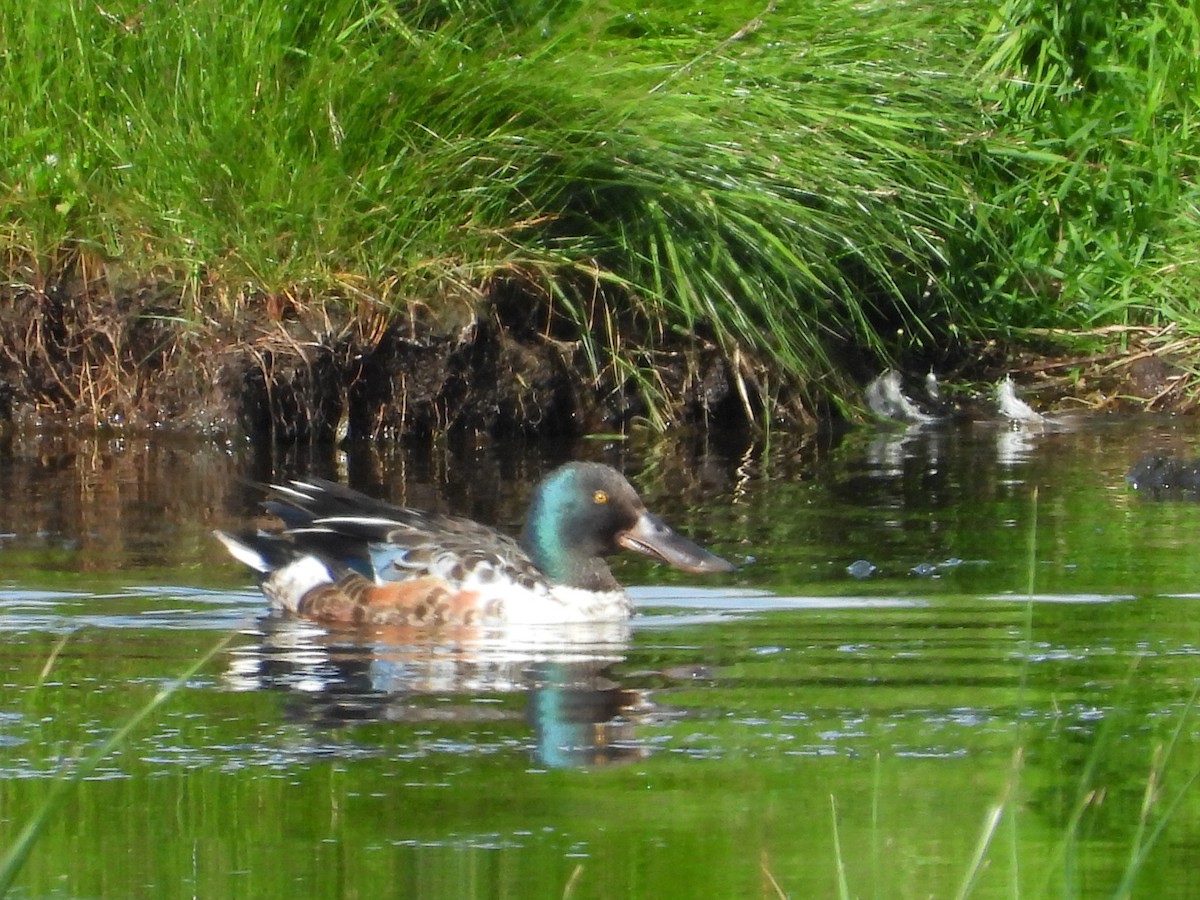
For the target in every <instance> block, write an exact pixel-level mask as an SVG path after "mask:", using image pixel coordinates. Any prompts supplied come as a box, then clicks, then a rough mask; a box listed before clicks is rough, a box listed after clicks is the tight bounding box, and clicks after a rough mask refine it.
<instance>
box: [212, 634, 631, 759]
mask: <svg viewBox="0 0 1200 900" xmlns="http://www.w3.org/2000/svg"><path fill="white" fill-rule="evenodd" d="M250 633H251V634H253V635H254V636H255V638H256V641H255V643H253V644H250V645H247V646H244V647H241V648H238V649H236V650H234V651H233V655H232V660H231V663H230V666H229V669H228V671H227V673H226V676H225V680H226V683H227V684H228V685H229V686H230V687H231V688H233V689H234V690H264V689H266V690H276V691H283V692H286V695H287V703H286V707H285V709H286V713H287V715H288V717H289V718H290V719H292V720H294V721H300V722H306V723H309V724H311V725H314V726H317V727H336V726H343V725H352V724H355V723H366V722H395V723H412V724H415V723H430V724H435V723H440V724H444V725H451V726H453V725H456V724H457V725H467V726H470V725H486V724H487V723H489V722H494V723H497V724H499V723H503V722H512V721H516V720H519V719H521V718H522V717H524V718H525V719H526V720H527V721H528V724H529V726H530V728H531V731H532V741H531V748H530V749H531V752H532V755H533V756H534V758H535V759H536V760H537V762H538V763H539V764H540V765H543V766H546V767H548V768H568V767H587V766H601V765H608V764H612V763H619V762H629V761H633V760H637V759H640V758H642V757H643V756H644V755H645V748H644V746H642V745H640V744H639V743H638V741H637V738H636V736H635V726H636V724H637V723H638V722H639V721H640V720H641V719H642V718H643V717H644V716H645V715H646V714H647V713H648V711H649V710H650V709H651V704H650V702H649V700H648V699H647V698H646V697H645V695H644V694H643V693H642V692H641V691H639V690H636V689H628V688H625V687H623V686H622V685H621V684H620V683H619V682H618V681H616V680H615V679H614V677H613V675H612V672H611V667H612V666H613V665H614V664H616V663H619V662H621V661H622V660H623V659H624V658H625V652H626V650H627V649H628V640H629V626H628V624H626V623H623V622H621V623H612V622H610V623H583V624H580V623H576V624H574V625H571V626H536V627H531V626H522V627H520V628H519V629H516V628H513V629H508V628H496V629H490V630H488V631H486V632H484V631H475V632H472V633H471V634H470V635H469V636H465V637H463V638H462V639H460V640H457V641H448V640H447V639H446V635H445V634H442V635H440V636H439V637H438V640H437V641H432V640H429V639H428V638H429V636H428V635H421V634H419V633H404V632H403V631H401V630H398V629H378V630H375V631H364V630H362V629H345V630H337V629H330V628H329V627H328V626H325V627H322V626H317V625H315V624H312V623H309V622H305V621H303V620H300V619H295V618H290V617H275V616H273V617H268V618H265V619H263V620H261V621H260V622H259V623H258V628H257V629H255V630H254V631H252V632H250ZM423 638H424V639H423ZM518 694H523V695H524V701H525V702H524V709H521V708H520V706H519V705H518V706H514V705H513V704H512V703H511V702H507V701H509V700H511V699H512V698H513V697H514V696H515V695H518Z"/></svg>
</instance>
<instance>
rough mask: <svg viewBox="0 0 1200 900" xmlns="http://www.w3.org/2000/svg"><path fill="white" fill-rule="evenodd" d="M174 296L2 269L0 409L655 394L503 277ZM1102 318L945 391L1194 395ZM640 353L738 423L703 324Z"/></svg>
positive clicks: (318, 415)
mask: <svg viewBox="0 0 1200 900" xmlns="http://www.w3.org/2000/svg"><path fill="white" fill-rule="evenodd" d="M180 297H181V292H180V289H179V288H178V286H177V285H175V284H174V283H173V282H171V281H170V280H163V281H159V280H154V279H150V280H142V281H137V282H133V283H127V284H120V283H119V279H118V278H116V277H115V276H114V275H113V273H112V272H109V271H105V269H104V267H102V266H94V267H93V272H92V273H89V272H88V271H86V269H85V267H83V266H80V265H76V266H74V267H72V271H70V272H69V273H67V274H64V275H61V276H59V277H57V278H55V279H52V280H49V279H48V280H40V279H38V278H35V277H32V274H31V273H30V272H28V271H25V272H18V273H15V274H14V275H11V276H10V278H9V279H8V281H7V283H5V284H3V285H2V286H0V427H4V428H18V429H22V430H25V429H37V428H45V427H51V426H68V427H80V428H96V427H112V428H120V429H131V430H144V429H176V430H186V431H199V432H207V433H214V434H223V435H228V436H250V437H254V438H267V439H275V440H281V441H297V440H323V439H330V438H333V437H335V436H337V437H341V436H348V437H361V438H379V437H385V436H397V435H400V434H408V435H414V434H415V435H428V434H436V433H445V432H454V431H467V432H471V433H475V434H479V435H492V436H502V435H505V434H510V433H516V432H528V433H539V434H563V435H577V434H582V433H587V432H596V431H619V430H622V429H624V428H626V427H628V426H629V425H630V424H631V423H633V422H635V421H636V420H637V419H638V418H639V417H644V416H646V415H647V413H648V410H647V407H646V403H645V400H644V397H643V393H642V391H641V390H640V389H639V385H638V383H637V381H636V379H634V378H633V377H631V376H628V375H626V376H624V377H623V376H621V375H619V374H618V372H617V371H616V369H615V368H614V367H613V366H611V365H610V366H608V367H607V368H604V369H603V370H602V371H600V372H598V373H595V372H593V370H592V368H591V366H590V365H589V361H588V355H587V352H586V349H585V347H584V344H583V343H582V342H581V341H579V340H577V339H572V331H571V328H570V327H568V326H567V324H566V323H563V322H559V321H557V320H556V319H555V317H554V315H553V313H552V311H551V310H550V308H549V307H548V306H547V304H545V303H544V302H542V301H540V300H539V299H538V298H537V296H536V295H535V294H534V293H533V292H531V291H528V290H522V288H521V286H520V285H514V284H512V283H499V282H498V283H496V284H493V285H491V286H489V287H488V289H487V290H486V291H485V292H483V293H482V294H480V295H479V296H477V297H473V298H471V300H470V302H467V301H462V302H459V303H452V304H447V308H448V309H449V310H450V312H449V313H447V312H446V311H445V310H441V311H440V312H439V313H438V314H437V315H435V314H434V313H433V312H432V311H431V310H430V309H428V308H427V307H425V306H422V305H420V304H413V305H411V306H410V307H408V308H407V309H405V310H403V311H401V314H396V313H392V314H390V315H386V316H385V315H384V314H382V313H380V312H379V311H372V310H369V309H367V310H363V309H361V308H360V309H354V308H353V307H352V305H351V304H347V303H345V302H341V301H339V302H330V303H321V302H316V301H308V302H298V301H296V300H295V299H294V298H277V297H264V296H253V297H245V298H241V300H240V301H239V302H238V303H237V304H232V305H231V304H226V309H228V310H229V314H228V315H223V316H222V317H221V318H220V319H219V320H217V319H214V318H210V317H205V316H202V315H201V314H200V313H195V314H191V315H183V316H181V313H180V309H181V300H180ZM202 306H203V307H204V308H205V309H214V308H220V304H215V303H205V304H202ZM234 306H236V308H234ZM631 333H636V331H634V332H631ZM1048 337H1050V336H1048ZM1107 337H1108V338H1109V339H1108V340H1107V346H1108V347H1110V348H1111V349H1105V350H1103V351H1101V352H1094V351H1093V352H1091V353H1089V354H1087V355H1082V356H1081V355H1064V354H1061V353H1055V352H1052V351H1045V352H1038V351H1037V350H1036V349H1030V348H1025V349H1024V350H1022V351H1020V352H1016V353H1014V352H1013V351H1011V350H1008V349H1002V348H1000V347H997V346H988V347H982V348H975V350H973V351H972V352H969V353H962V354H959V355H958V358H957V361H956V362H953V363H948V364H947V369H949V371H948V372H947V373H945V374H948V375H949V388H950V393H951V395H952V396H957V397H958V398H960V400H961V401H965V402H960V404H959V405H960V406H963V405H966V406H968V407H969V406H972V405H973V403H974V400H975V399H976V398H979V397H982V396H983V394H984V391H982V390H973V389H971V388H969V385H971V384H973V383H977V382H978V383H983V382H987V381H990V380H992V379H994V378H996V377H1000V376H1001V375H1003V374H1007V373H1010V372H1011V373H1013V374H1014V375H1015V377H1017V378H1018V380H1019V381H1021V382H1022V384H1023V391H1026V392H1028V393H1029V395H1031V396H1032V397H1033V398H1036V400H1035V403H1036V404H1037V405H1039V406H1040V407H1041V408H1043V409H1045V408H1049V407H1051V406H1059V407H1062V406H1070V407H1079V406H1088V407H1093V408H1095V407H1101V408H1111V407H1114V406H1124V407H1133V408H1155V409H1170V410H1187V409H1192V408H1194V407H1195V405H1196V395H1195V389H1194V378H1193V377H1192V376H1189V375H1188V374H1186V372H1185V370H1184V368H1182V367H1181V366H1182V361H1184V360H1187V359H1192V358H1195V357H1196V356H1197V352H1196V349H1197V348H1196V347H1195V346H1193V342H1191V341H1177V340H1173V338H1172V335H1171V334H1170V330H1169V329H1167V330H1159V331H1153V330H1148V329H1145V330H1138V329H1125V330H1123V331H1122V332H1121V333H1120V334H1116V333H1114V334H1112V335H1110V336H1107ZM1096 338H1097V341H1096V343H1097V345H1104V344H1105V338H1106V335H1103V334H1098V335H1096ZM1118 339H1119V342H1118ZM628 350H629V348H626V352H628ZM635 352H636V353H637V354H639V358H641V359H643V360H648V361H650V362H652V364H653V366H654V372H655V377H656V379H657V382H656V384H655V385H654V389H655V390H657V391H658V393H659V395H660V397H663V398H665V399H666V401H667V405H668V407H669V410H670V414H671V416H672V420H673V421H679V422H684V423H696V422H702V423H704V424H707V425H710V426H714V425H715V426H718V427H744V426H745V425H746V422H747V421H748V419H749V418H750V417H752V416H753V417H757V415H758V413H757V412H756V411H755V409H754V408H753V406H754V402H753V400H752V399H751V398H748V395H747V390H746V385H747V382H748V381H749V382H750V383H751V385H752V386H753V384H754V375H755V371H756V368H755V366H754V365H752V364H748V363H746V362H745V361H744V360H739V364H738V365H739V369H738V371H736V372H735V371H734V370H733V369H732V367H731V364H730V362H729V361H728V359H727V358H726V355H725V354H723V353H722V352H721V351H720V350H719V349H718V348H717V347H716V346H715V345H714V344H713V343H712V342H710V341H706V340H704V339H703V338H701V337H697V336H676V337H674V338H672V339H671V343H668V344H663V343H661V342H660V343H659V344H658V345H657V346H656V347H655V348H654V349H653V350H650V349H648V348H635ZM914 368H915V366H914ZM758 371H762V367H758ZM922 371H923V370H922ZM943 380H944V383H946V382H945V379H943ZM802 395H803V391H802V390H801V389H800V386H797V389H796V390H794V391H789V390H788V389H787V386H786V385H784V386H782V387H780V388H778V389H777V390H776V391H775V392H774V394H773V397H774V405H773V413H774V414H775V421H776V422H780V423H782V424H792V425H795V424H805V425H809V424H811V423H812V422H813V421H814V420H815V419H816V418H818V417H820V416H821V415H823V414H825V411H823V410H813V409H811V408H810V407H807V406H806V405H804V404H803V403H802V402H801V401H800V400H799V399H798V398H799V397H801V396H802ZM971 414H974V413H971ZM980 414H986V412H983V413H980Z"/></svg>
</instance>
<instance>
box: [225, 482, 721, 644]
mask: <svg viewBox="0 0 1200 900" xmlns="http://www.w3.org/2000/svg"><path fill="white" fill-rule="evenodd" d="M264 505H265V507H266V509H267V510H268V511H269V512H271V513H273V514H274V515H276V516H278V517H279V518H280V519H281V520H282V521H283V529H282V530H281V531H279V532H278V533H266V532H261V531H260V532H258V533H257V534H251V535H238V536H234V535H231V534H226V533H224V532H220V531H218V532H215V534H216V536H217V537H218V538H219V539H220V540H221V542H222V543H223V544H224V545H225V546H226V548H228V550H229V552H230V553H232V554H233V556H234V557H236V558H237V559H238V560H240V561H242V562H244V563H246V564H247V565H248V566H250V567H251V568H252V569H254V570H256V571H258V572H259V573H261V574H262V576H263V580H262V590H263V593H264V594H265V595H266V597H267V599H268V600H269V601H270V602H271V605H272V607H273V608H275V609H277V610H280V611H284V612H289V613H294V614H298V615H300V616H303V617H306V618H309V619H315V620H317V621H322V622H328V623H345V624H353V625H378V626H418V627H454V626H472V625H487V624H495V625H501V624H526V623H529V624H534V623H565V622H595V621H617V620H622V619H625V618H627V617H628V616H629V615H630V613H631V612H632V606H631V604H630V602H629V598H628V597H627V596H626V595H625V592H624V591H623V590H622V589H621V586H620V585H619V584H617V581H616V579H615V578H613V575H612V572H611V571H610V570H609V568H608V564H607V563H606V562H605V561H604V557H606V556H608V555H609V554H612V553H615V552H616V551H617V550H619V549H622V548H624V549H626V550H633V551H636V552H638V553H642V554H645V555H646V556H649V557H651V558H653V559H657V560H660V561H662V562H665V563H669V564H670V565H672V566H674V567H676V568H678V569H682V570H684V571H686V572H730V571H732V570H733V566H732V565H731V564H730V563H728V562H726V561H725V560H723V559H721V558H720V557H719V556H715V555H714V554H712V553H710V552H709V551H707V550H705V549H704V548H703V547H700V546H699V545H697V544H694V543H693V542H692V541H690V540H688V539H687V538H685V537H683V536H682V535H680V534H678V533H677V532H675V531H673V530H672V529H671V528H669V527H668V526H667V525H665V524H664V523H663V522H662V520H661V519H659V518H658V517H657V516H655V515H653V514H651V513H650V512H649V511H648V510H647V509H646V507H645V505H644V504H643V503H642V500H641V498H640V497H639V496H638V495H637V492H636V491H634V489H633V487H632V486H630V484H629V482H628V481H626V480H625V478H624V477H622V476H621V475H620V474H619V473H618V472H617V471H616V470H615V469H612V468H610V467H609V466H605V465H600V464H598V463H583V462H576V463H568V464H567V465H564V466H561V467H559V468H558V469H555V470H554V471H553V472H551V473H550V474H549V475H548V476H547V477H546V478H545V479H544V480H543V481H542V482H541V483H540V484H539V485H538V486H537V488H536V490H535V491H534V494H533V499H532V501H531V503H530V506H529V513H528V515H527V517H526V520H525V528H524V532H523V533H522V535H521V539H520V540H519V541H517V540H514V539H512V538H511V537H508V536H507V535H504V534H501V533H500V532H497V531H494V530H493V529H491V528H488V527H487V526H485V525H481V524H479V523H478V522H473V521H471V520H470V519H463V518H457V517H453V516H446V515H440V514H437V513H429V512H421V511H419V510H415V509H407V508H403V507H398V506H392V505H390V504H387V503H384V502H382V501H379V500H375V499H373V498H371V497H367V496H366V495H364V494H360V493H358V492H357V491H353V490H351V489H349V488H347V487H343V486H341V485H339V484H335V483H333V482H329V481H322V480H318V479H312V480H310V481H293V482H291V483H290V484H288V485H274V486H272V487H271V488H270V498H269V499H268V501H267V502H266V503H265V504H264Z"/></svg>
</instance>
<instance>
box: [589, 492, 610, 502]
mask: <svg viewBox="0 0 1200 900" xmlns="http://www.w3.org/2000/svg"><path fill="white" fill-rule="evenodd" d="M592 502H593V503H607V502H608V494H606V493H604V491H596V493H594V494H592Z"/></svg>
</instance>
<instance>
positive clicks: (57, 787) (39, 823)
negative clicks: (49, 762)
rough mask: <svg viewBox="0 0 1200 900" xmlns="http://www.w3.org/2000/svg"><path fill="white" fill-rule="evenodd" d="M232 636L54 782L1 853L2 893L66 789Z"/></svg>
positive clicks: (50, 659)
mask: <svg viewBox="0 0 1200 900" xmlns="http://www.w3.org/2000/svg"><path fill="white" fill-rule="evenodd" d="M68 637H69V635H64V636H63V637H62V638H61V639H60V640H59V641H58V642H57V643H56V644H55V646H54V647H53V648H52V650H51V652H50V654H49V656H48V657H47V659H46V663H45V665H44V666H43V667H42V671H41V674H40V677H39V681H38V684H39V685H40V684H41V683H42V682H44V681H45V679H46V676H47V674H48V673H49V670H50V669H51V667H52V666H53V664H54V661H55V659H56V658H57V657H58V654H59V653H60V652H61V650H62V647H63V645H64V644H65V643H66V641H67V638H68ZM233 637H234V636H233V635H232V634H231V635H227V636H226V637H224V638H222V639H221V640H219V641H217V642H216V643H215V644H214V645H213V646H212V648H211V649H209V650H208V651H207V652H206V653H204V654H202V655H201V656H200V658H199V659H197V660H196V661H195V662H194V663H193V664H192V665H190V666H188V668H187V669H186V670H185V671H184V672H183V673H182V674H181V675H180V676H179V677H178V678H176V679H174V680H173V681H170V682H168V683H167V684H165V685H163V686H162V687H161V688H160V689H159V690H158V692H157V693H156V694H155V695H154V696H153V697H152V698H151V699H150V701H149V702H147V703H145V704H143V705H142V706H141V707H140V708H139V709H138V710H137V711H136V712H135V713H134V714H133V715H132V716H130V717H129V718H128V719H127V720H126V722H125V724H124V725H122V726H121V727H120V728H118V729H117V730H116V731H114V732H113V733H112V734H111V735H109V736H108V737H107V738H106V739H105V740H104V741H103V742H102V743H101V744H100V745H99V746H97V747H96V748H95V749H93V750H92V751H91V752H89V753H87V754H85V755H84V756H81V757H79V758H78V759H77V760H75V762H74V764H73V765H71V766H70V767H69V770H67V771H64V772H62V773H61V774H60V775H59V776H58V777H57V778H55V779H54V780H53V781H52V782H51V784H50V787H49V789H48V790H47V792H46V796H45V798H44V799H43V800H42V802H41V804H40V805H39V806H38V807H37V809H36V810H35V811H34V813H33V814H32V815H31V816H30V817H29V819H28V820H27V821H26V822H25V824H24V825H23V826H22V827H21V830H20V831H19V832H18V833H17V835H16V837H14V838H13V839H12V841H11V843H9V845H8V847H7V849H6V850H4V854H3V856H0V896H4V895H7V894H8V892H9V890H10V889H11V888H12V886H13V882H14V881H15V879H16V878H17V876H18V875H19V874H20V871H21V867H22V866H23V865H24V864H25V860H26V859H27V858H28V856H29V853H30V851H31V850H32V849H33V846H34V845H35V844H36V843H37V840H38V836H39V835H40V834H41V833H42V830H43V829H44V828H45V827H46V825H47V823H48V822H49V821H50V819H51V818H52V817H53V816H54V815H55V814H56V813H57V812H58V810H59V808H60V807H61V806H62V803H63V801H64V800H65V799H66V796H67V792H68V791H69V790H70V789H71V788H73V787H75V786H76V785H78V784H79V782H81V781H82V780H83V779H85V778H86V777H87V776H88V775H90V774H91V773H92V772H94V771H95V770H96V768H97V767H98V766H99V765H100V764H101V763H102V762H104V760H105V759H107V758H108V757H109V756H110V755H111V754H112V753H113V752H114V751H115V750H116V749H118V748H119V747H120V746H121V745H122V744H124V743H125V742H126V741H127V740H128V739H129V737H130V736H131V735H132V734H133V733H134V732H135V731H136V730H137V729H138V728H139V727H140V726H141V725H142V724H143V723H144V722H146V721H147V720H148V719H149V718H150V717H151V716H152V715H153V714H154V713H155V712H156V711H157V710H158V709H159V708H160V707H161V706H162V705H163V704H164V703H166V702H167V701H168V700H170V699H171V696H172V695H173V694H174V693H175V692H176V691H177V690H179V688H181V687H183V686H184V685H185V684H186V683H187V682H188V680H189V679H190V678H192V676H194V675H195V674H196V673H198V672H199V671H200V670H201V669H202V668H204V666H205V665H207V664H208V662H209V661H210V660H212V659H213V657H215V656H216V655H217V654H218V653H220V652H221V651H222V650H224V649H225V647H226V646H228V644H229V642H230V641H231V640H232V639H233Z"/></svg>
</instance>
